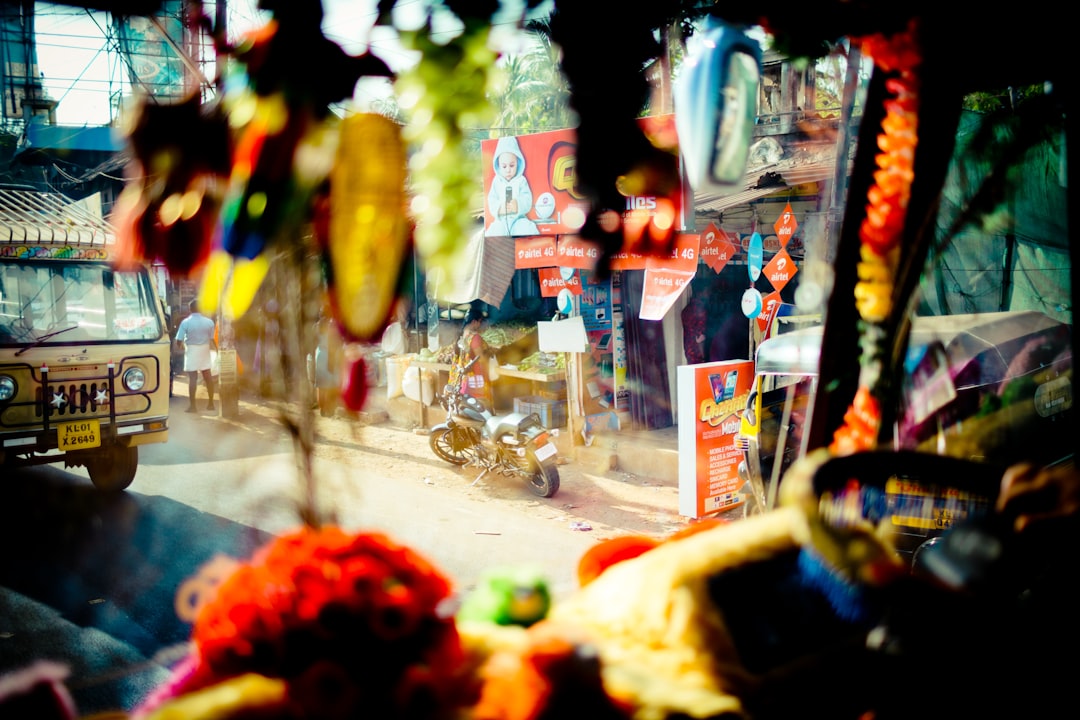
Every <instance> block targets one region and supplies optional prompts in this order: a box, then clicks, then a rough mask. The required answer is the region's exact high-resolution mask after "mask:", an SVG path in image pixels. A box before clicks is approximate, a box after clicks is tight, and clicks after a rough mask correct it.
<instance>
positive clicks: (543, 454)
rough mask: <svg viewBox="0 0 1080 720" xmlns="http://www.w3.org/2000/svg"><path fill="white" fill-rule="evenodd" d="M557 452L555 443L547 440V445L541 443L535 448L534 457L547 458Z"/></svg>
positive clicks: (538, 458)
mask: <svg viewBox="0 0 1080 720" xmlns="http://www.w3.org/2000/svg"><path fill="white" fill-rule="evenodd" d="M556 452H557V450H556V449H555V443H551V442H549V443H548V444H547V445H542V446H540V447H538V448H536V459H537V460H547V459H548V458H549V457H551V456H552V455H554V454H555V453H556Z"/></svg>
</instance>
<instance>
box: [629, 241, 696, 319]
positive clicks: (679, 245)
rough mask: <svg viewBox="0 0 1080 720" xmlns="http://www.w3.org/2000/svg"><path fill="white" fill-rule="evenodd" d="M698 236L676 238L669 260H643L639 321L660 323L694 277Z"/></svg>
mask: <svg viewBox="0 0 1080 720" xmlns="http://www.w3.org/2000/svg"><path fill="white" fill-rule="evenodd" d="M699 240H700V237H699V236H698V235H689V234H683V235H678V236H676V237H675V247H674V249H673V250H672V251H671V255H670V256H669V257H663V258H660V257H647V258H646V259H645V285H644V287H643V288H642V295H641V311H640V313H639V317H641V319H642V320H663V319H664V315H666V314H667V311H668V310H669V309H670V308H671V306H672V305H674V304H675V301H676V300H677V299H678V297H679V294H680V293H682V291H683V290H685V289H686V287H687V286H688V285H689V284H690V281H691V280H693V279H694V275H695V274H696V273H697V264H698V247H699Z"/></svg>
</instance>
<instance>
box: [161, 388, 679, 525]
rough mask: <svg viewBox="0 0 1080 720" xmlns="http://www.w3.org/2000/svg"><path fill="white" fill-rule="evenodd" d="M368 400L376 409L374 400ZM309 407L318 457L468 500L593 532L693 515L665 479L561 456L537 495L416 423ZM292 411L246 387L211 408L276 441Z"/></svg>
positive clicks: (293, 419) (293, 414)
mask: <svg viewBox="0 0 1080 720" xmlns="http://www.w3.org/2000/svg"><path fill="white" fill-rule="evenodd" d="M178 385H179V383H178ZM375 390H376V391H378V389H377V388H376V389H375ZM202 392H203V391H202V390H200V397H201V393H202ZM177 394H182V395H183V396H185V397H186V394H187V387H186V386H185V387H183V388H177ZM370 407H372V408H373V409H377V407H378V404H377V402H376V403H373V404H372V405H371V406H370ZM310 412H311V414H312V417H311V419H312V421H313V422H314V423H315V426H314V427H315V437H316V439H315V443H314V448H313V454H314V455H315V456H316V457H317V458H325V459H329V460H332V461H335V462H339V463H342V464H346V465H350V466H352V467H356V468H357V469H358V470H360V469H366V470H368V471H370V472H372V473H375V474H379V475H383V476H387V477H394V476H401V477H415V476H416V475H417V474H419V475H420V477H421V478H422V479H423V481H424V482H425V483H433V484H435V483H437V484H439V485H443V486H449V487H456V488H458V489H459V490H460V492H461V493H462V494H463V495H465V496H468V497H470V498H471V499H474V500H479V501H481V502H495V503H509V504H513V505H517V506H519V507H522V506H524V507H525V508H527V509H528V511H529V512H530V513H534V514H535V513H539V514H540V516H541V517H550V518H552V519H556V520H560V521H563V522H565V523H566V524H567V526H568V527H569V528H571V529H573V530H574V531H578V532H589V533H591V534H593V535H594V536H595V537H596V539H597V540H601V539H605V538H609V537H614V536H617V535H623V534H630V533H640V534H646V535H650V536H654V537H658V538H663V537H666V536H667V535H670V534H671V533H673V532H675V531H677V530H680V529H682V528H684V527H686V526H687V525H689V524H691V523H692V522H693V520H692V519H690V518H687V517H683V516H681V515H679V513H678V506H679V495H678V486H677V484H674V483H671V482H670V481H664V480H662V479H658V478H649V477H639V476H635V475H632V474H629V473H626V472H622V471H618V470H614V471H613V470H595V469H591V468H588V467H584V466H583V464H582V463H581V462H577V461H572V460H564V461H563V462H562V463H561V464H560V467H559V475H560V481H561V487H560V490H559V492H558V493H557V494H556V495H555V496H554V497H552V498H541V497H537V496H536V495H533V494H532V493H531V492H530V491H529V489H528V488H527V487H526V486H525V484H524V483H523V482H521V481H519V480H517V479H514V478H511V477H505V476H502V475H497V474H489V475H486V476H484V477H481V478H479V479H478V476H479V475H480V474H481V470H480V469H478V468H469V467H466V468H458V467H455V466H452V465H449V464H448V463H445V462H443V461H441V460H439V459H438V458H437V457H436V456H435V454H434V453H433V452H432V451H431V449H430V448H429V447H428V437H427V435H426V434H425V432H424V431H423V430H422V429H417V430H408V429H404V428H399V427H395V426H393V425H392V424H390V423H389V422H387V421H386V420H385V416H384V415H383V414H381V413H378V412H372V413H371V414H370V416H369V415H368V414H367V413H361V415H360V417H359V418H356V419H353V418H348V417H344V416H343V414H342V413H341V412H340V411H339V416H338V417H332V418H324V417H321V416H320V415H319V412H318V410H317V409H312V410H311V411H310ZM298 418H299V414H298V408H297V407H296V406H295V405H282V404H281V403H278V402H275V401H272V400H267V399H264V398H260V397H258V396H257V395H255V394H254V393H250V392H244V393H242V394H241V397H240V404H239V413H238V416H237V417H233V418H226V417H223V416H221V414H220V412H219V413H218V414H217V415H216V416H214V419H215V420H216V421H217V422H222V423H230V424H234V425H237V426H240V427H243V428H246V429H248V430H250V431H252V432H257V433H260V434H264V435H267V436H269V437H271V438H273V439H275V440H276V439H277V438H280V439H281V441H288V440H289V438H290V437H291V435H290V432H289V431H288V430H287V426H288V425H289V424H290V423H295V422H297V420H298ZM372 420H374V422H373V421H372Z"/></svg>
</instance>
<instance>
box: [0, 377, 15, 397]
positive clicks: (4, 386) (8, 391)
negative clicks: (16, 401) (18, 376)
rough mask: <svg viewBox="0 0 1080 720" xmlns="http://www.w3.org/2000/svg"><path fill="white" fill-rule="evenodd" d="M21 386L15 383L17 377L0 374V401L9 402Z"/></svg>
mask: <svg viewBox="0 0 1080 720" xmlns="http://www.w3.org/2000/svg"><path fill="white" fill-rule="evenodd" d="M18 391H19V386H18V385H16V384H15V378H13V377H11V376H9V375H0V402H7V401H8V400H11V399H12V398H13V397H15V394H16V393H17V392H18Z"/></svg>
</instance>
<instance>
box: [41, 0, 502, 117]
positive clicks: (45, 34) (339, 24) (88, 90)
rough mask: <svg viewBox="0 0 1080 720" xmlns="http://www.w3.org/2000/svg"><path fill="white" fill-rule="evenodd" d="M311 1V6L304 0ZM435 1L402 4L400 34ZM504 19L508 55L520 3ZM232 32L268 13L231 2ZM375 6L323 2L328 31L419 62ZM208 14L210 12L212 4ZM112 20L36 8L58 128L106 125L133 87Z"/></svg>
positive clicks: (396, 63)
mask: <svg viewBox="0 0 1080 720" xmlns="http://www.w3.org/2000/svg"><path fill="white" fill-rule="evenodd" d="M300 1H310V0H300ZM429 2H430V0H398V3H397V5H396V6H395V11H394V22H395V24H397V25H398V26H399V27H401V28H403V29H404V28H408V27H415V26H416V25H417V24H418V23H420V22H422V20H423V17H424V9H425V8H426V7H427V6H428V4H429ZM504 5H505V6H506V8H505V9H504V15H503V17H502V18H497V21H496V24H495V28H496V29H497V31H498V32H497V35H496V40H495V42H496V43H497V44H498V46H499V47H500V48H502V49H505V50H513V49H514V48H515V47H520V45H519V43H520V36H518V35H517V34H516V33H515V32H513V23H512V22H506V18H507V17H510V18H513V17H514V16H515V13H516V14H520V12H521V10H520V8H521V6H522V5H521V2H520V0H504ZM228 7H229V18H228V23H229V29H230V34H236V33H239V32H242V31H244V30H249V29H252V28H255V27H258V26H260V25H262V24H263V23H264V22H265V21H266V19H267V18H268V15H267V14H265V13H263V12H262V11H260V10H259V9H258V7H257V0H230V1H229V3H228ZM374 7H375V0H323V13H324V17H323V33H324V34H325V35H326V36H327V37H328V38H330V39H331V40H333V41H334V42H336V43H338V44H339V45H341V46H342V48H343V49H344V50H345V51H346V52H348V53H350V54H358V53H360V52H363V51H364V50H367V49H370V50H371V51H372V52H373V53H374V54H376V55H378V56H379V57H381V58H382V59H383V60H384V61H385V62H386V63H387V64H388V65H389V66H390V67H391V68H392V69H394V70H401V69H403V68H406V67H409V66H411V65H412V64H414V63H415V62H416V61H417V59H418V57H417V55H416V53H413V52H411V51H409V50H407V49H405V48H404V47H402V46H401V44H400V42H398V39H397V32H396V30H394V29H393V28H386V27H379V28H374V27H373V25H374V21H375V10H374ZM207 12H208V13H212V12H213V6H212V4H210V3H208V10H207ZM108 20H109V16H108V15H107V14H106V13H101V12H93V13H90V12H87V11H86V10H85V9H82V8H78V7H73V6H69V5H57V4H53V3H42V2H39V3H37V15H36V17H35V26H36V31H37V52H38V66H39V69H40V71H41V72H42V75H43V82H44V84H45V89H46V91H47V92H48V94H49V96H50V97H52V98H53V99H55V100H57V101H58V102H59V104H58V106H57V110H56V121H57V124H60V125H80V126H81V125H91V126H94V125H107V124H109V122H110V97H111V96H113V95H115V94H116V93H117V92H120V91H121V90H126V89H129V87H128V86H127V84H126V79H125V70H124V67H123V66H122V65H121V63H120V59H119V56H118V55H117V54H116V53H114V52H110V51H109V48H108V43H107V40H106V33H107V30H108V28H107V22H108ZM500 20H501V21H502V22H499V21H500ZM433 23H435V28H436V30H437V31H439V32H443V33H446V34H447V35H448V36H452V35H453V34H454V33H455V32H456V28H457V27H459V26H458V24H457V23H456V18H453V16H449V17H447V16H446V15H445V14H442V15H440V14H438V13H437V14H436V15H434V19H433ZM389 92H390V87H389V83H388V82H387V81H378V80H370V81H364V82H362V83H361V84H360V85H359V86H358V88H357V94H356V96H355V99H356V101H357V102H358V103H360V104H364V103H366V102H370V101H372V100H376V99H378V98H379V97H384V96H386V95H387V94H389Z"/></svg>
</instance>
